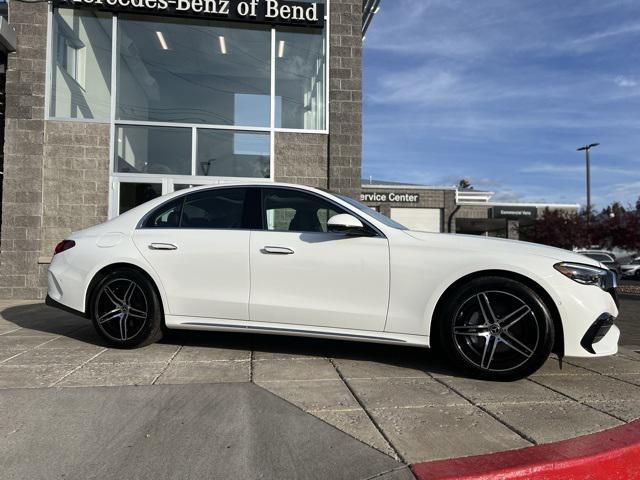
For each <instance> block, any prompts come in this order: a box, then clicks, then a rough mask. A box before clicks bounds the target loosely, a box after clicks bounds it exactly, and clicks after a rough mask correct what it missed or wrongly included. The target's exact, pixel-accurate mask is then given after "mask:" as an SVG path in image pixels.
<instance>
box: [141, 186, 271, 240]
mask: <svg viewBox="0 0 640 480" xmlns="http://www.w3.org/2000/svg"><path fill="white" fill-rule="evenodd" d="M259 189H260V187H257V186H254V185H219V186H218V185H217V186H213V187H206V188H201V189H199V190H196V191H193V192H186V191H185V192H184V193H183V194H181V195H177V196H175V197H173V198H170V199H168V200H166V201H164V202H162V203H161V204H160V205H158V206H156V207H155V208H154V209H153V210H151V211H150V212H147V213H146V214H145V215H144V216H143V217H142V218H141V219H140V221H139V222H138V223H137V225H136V230H159V231H166V230H184V231H251V230H260V228H261V222H260V221H259V218H258V215H256V213H254V214H253V218H245V217H246V216H247V212H257V213H258V214H259V212H260V209H259V208H258V207H259V206H260V202H259V199H260V193H259ZM212 190H246V193H245V199H244V202H245V203H244V207H243V212H242V217H243V218H242V228H183V227H182V213H183V211H184V205H185V203H186V201H187V197H189V196H191V195H196V194H199V193H202V192H209V191H212ZM180 200H182V206H181V207H180V222H179V223H178V227H166V228H161V227H154V226H147V222H148V221H149V219H150V218H152V217H153V216H154V215H157V214H158V213H159V212H161V211H162V210H163V209H165V208H167V207H168V206H169V204H171V203H175V202H179V201H180Z"/></svg>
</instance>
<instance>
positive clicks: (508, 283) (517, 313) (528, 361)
mask: <svg viewBox="0 0 640 480" xmlns="http://www.w3.org/2000/svg"><path fill="white" fill-rule="evenodd" d="M439 329H440V342H441V344H442V345H443V346H444V348H445V350H446V351H447V353H448V354H449V356H450V357H452V358H453V359H454V361H456V363H458V364H459V365H461V366H462V367H464V368H466V369H467V370H471V371H472V372H473V373H475V374H476V375H477V376H480V377H483V378H491V379H496V380H514V379H518V378H522V377H524V376H526V375H528V374H530V373H532V372H533V371H534V370H536V369H537V368H539V367H540V366H541V365H542V363H543V362H544V361H545V360H546V358H547V357H548V356H549V353H550V351H551V348H552V346H553V335H554V332H553V322H552V320H551V317H550V314H549V311H548V309H547V307H546V305H545V303H544V302H543V301H542V299H541V298H540V297H539V296H538V295H537V294H536V293H535V292H534V291H533V290H531V289H530V288H529V287H527V286H526V285H523V284H522V283H520V282H516V281H514V280H510V279H506V278H499V277H487V278H478V279H475V280H473V281H471V282H469V283H468V284H467V285H465V286H464V287H462V288H461V289H460V290H458V291H457V292H456V293H455V294H454V295H453V296H452V297H451V298H449V302H448V304H447V306H446V308H445V309H444V315H443V316H442V318H440V324H439Z"/></svg>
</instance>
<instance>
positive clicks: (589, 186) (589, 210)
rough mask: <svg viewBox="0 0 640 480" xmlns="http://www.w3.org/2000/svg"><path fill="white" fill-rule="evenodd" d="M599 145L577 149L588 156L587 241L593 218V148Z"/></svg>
mask: <svg viewBox="0 0 640 480" xmlns="http://www.w3.org/2000/svg"><path fill="white" fill-rule="evenodd" d="M598 145H600V144H599V143H591V144H589V145H585V146H584V147H580V148H578V149H577V150H576V151H578V152H582V151H584V152H585V155H586V157H587V241H588V240H589V222H590V220H591V149H592V148H595V147H597V146H598Z"/></svg>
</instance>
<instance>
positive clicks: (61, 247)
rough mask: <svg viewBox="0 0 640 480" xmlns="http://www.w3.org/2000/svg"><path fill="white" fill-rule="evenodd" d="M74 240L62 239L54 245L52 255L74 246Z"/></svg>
mask: <svg viewBox="0 0 640 480" xmlns="http://www.w3.org/2000/svg"><path fill="white" fill-rule="evenodd" d="M75 246H76V242H74V241H73V240H62V241H61V242H60V243H59V244H57V245H56V248H55V250H54V252H53V254H54V255H56V254H58V253H61V252H64V251H65V250H69V249H70V248H71V247H75Z"/></svg>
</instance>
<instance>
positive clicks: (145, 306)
mask: <svg viewBox="0 0 640 480" xmlns="http://www.w3.org/2000/svg"><path fill="white" fill-rule="evenodd" d="M90 306H91V319H92V321H93V326H94V328H95V329H96V331H97V332H98V334H99V335H100V336H101V337H102V338H103V339H104V340H105V341H106V342H107V343H108V344H109V345H111V346H113V347H117V348H137V347H144V346H146V345H150V344H152V343H155V342H157V341H158V340H160V339H161V338H162V330H163V324H164V321H163V315H162V306H161V303H160V299H159V297H158V294H157V293H156V289H155V286H154V285H153V284H152V283H151V282H150V281H149V280H148V278H147V277H146V276H145V275H143V274H142V273H140V272H138V271H137V270H134V269H131V268H121V269H118V270H114V271H112V272H109V273H108V274H107V275H106V276H105V277H104V278H102V279H101V280H100V281H99V282H98V284H97V285H96V287H95V288H94V289H93V292H92V295H91V303H90Z"/></svg>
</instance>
